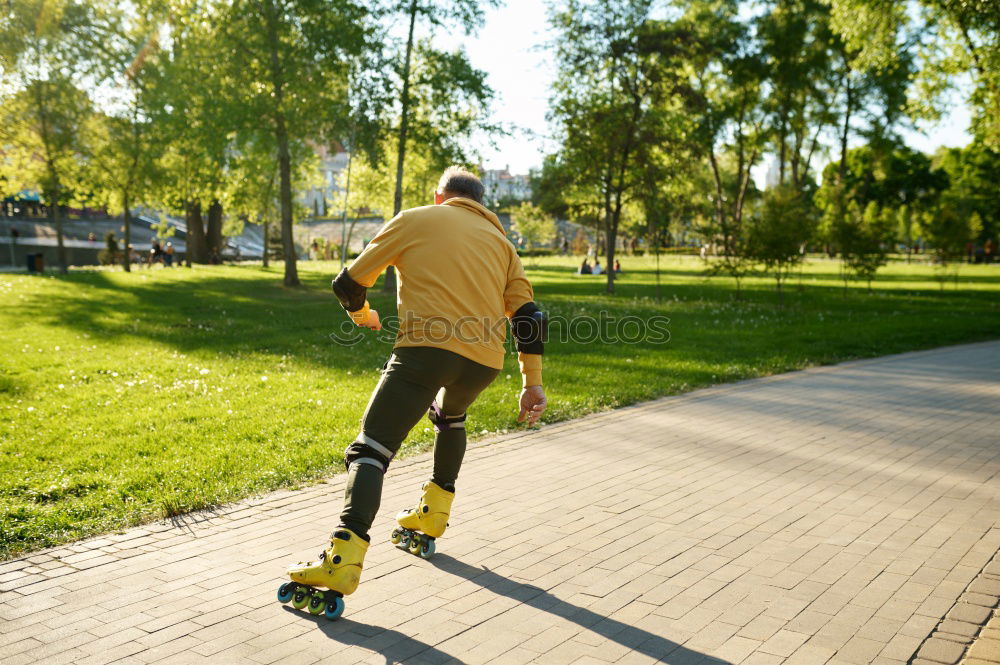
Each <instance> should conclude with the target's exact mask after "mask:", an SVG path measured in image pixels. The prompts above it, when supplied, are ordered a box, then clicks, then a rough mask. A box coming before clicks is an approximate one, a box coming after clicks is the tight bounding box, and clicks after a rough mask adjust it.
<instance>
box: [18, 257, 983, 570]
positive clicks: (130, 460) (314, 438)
mask: <svg viewBox="0 0 1000 665" xmlns="http://www.w3.org/2000/svg"><path fill="white" fill-rule="evenodd" d="M527 262H528V264H529V275H530V277H531V278H532V280H533V282H534V283H535V287H536V299H537V300H538V301H539V302H540V303H541V304H542V305H543V307H544V308H545V309H547V310H548V311H550V312H551V313H552V314H553V315H557V316H562V317H565V318H566V319H569V318H571V317H573V316H577V315H589V316H593V317H595V318H596V317H599V316H600V312H601V311H602V310H604V311H607V312H609V313H611V314H612V315H615V316H623V315H636V316H639V317H641V318H648V317H650V316H653V315H659V316H665V317H669V319H670V323H669V332H670V342H669V343H667V344H649V343H641V344H631V345H625V344H609V343H578V342H562V343H561V342H559V341H558V340H557V339H556V338H558V334H554V335H553V337H554V340H553V341H552V342H551V343H550V344H549V346H548V353H547V357H546V372H545V383H546V388H547V391H548V393H549V396H550V400H551V406H550V410H549V412H548V414H547V416H546V420H547V421H548V422H552V421H555V420H562V419H567V418H571V417H575V416H579V415H582V414H585V413H589V412H594V411H599V410H603V409H608V408H612V407H615V406H619V405H623V404H629V403H633V402H636V401H640V400H644V399H649V398H653V397H656V396H660V395H665V394H672V393H678V392H683V391H686V390H691V389H693V388H696V387H700V386H706V385H711V384H715V383H722V382H727V381H733V380H737V379H742V378H747V377H753V376H761V375H766V374H772V373H776V372H782V371H787V370H790V369H796V368H801V367H806V366H809V365H814V364H822V363H831V362H835V361H838V360H842V359H847V358H858V357H866V356H874V355H881V354H885V353H894V352H900V351H905V350H910V349H918V348H927V347H934V346H940V345H945V344H952V343H957V342H965V341H974V340H981V339H989V338H995V337H997V336H1000V303H998V298H997V295H998V294H997V291H998V290H1000V267H998V266H963V267H962V269H961V271H960V273H959V280H958V283H957V288H956V285H955V284H953V283H948V284H947V285H946V286H945V288H944V289H943V290H942V289H941V288H940V287H939V284H938V283H937V282H936V281H935V280H934V279H933V275H934V273H933V269H932V268H931V267H930V266H927V265H923V264H919V265H918V264H913V265H907V264H905V263H898V262H894V263H892V264H891V265H889V266H888V267H886V268H885V269H884V270H883V271H882V273H880V276H879V280H878V281H876V282H875V284H874V286H875V292H874V293H872V294H868V293H867V289H866V285H863V284H852V285H851V288H849V289H848V290H847V293H846V294H845V292H844V288H843V283H842V282H841V281H840V278H839V272H838V266H837V263H835V262H832V261H825V260H813V261H811V262H810V263H809V264H808V265H807V266H805V268H804V269H803V271H802V275H801V280H800V278H799V277H798V276H796V277H794V278H793V279H792V280H791V281H790V282H789V284H788V286H787V293H786V298H785V304H784V306H780V305H779V303H778V299H777V295H776V294H775V292H774V287H773V282H772V281H771V280H768V279H766V278H755V279H751V280H747V282H746V284H745V285H744V287H745V288H744V292H743V298H742V300H735V299H734V297H733V294H734V286H733V283H732V281H731V280H729V279H726V278H706V277H704V276H703V274H702V268H703V265H702V263H701V262H700V261H698V260H697V259H694V258H691V257H679V258H678V257H674V258H669V259H668V258H663V259H661V279H662V283H661V287H660V291H659V294H660V298H659V299H657V289H656V286H655V281H656V280H655V275H654V273H653V271H652V266H653V261H652V259H651V258H637V257H623V259H622V263H623V266H624V268H625V273H624V274H623V275H621V278H620V281H619V283H618V293H617V294H616V295H614V296H608V295H605V294H604V293H603V283H604V277H603V276H577V275H574V274H572V270H573V268H575V266H576V264H577V261H576V260H575V259H571V258H566V259H562V258H544V259H529V260H528V261H527ZM338 268H339V266H338V265H335V264H324V263H303V264H301V270H302V276H303V279H304V282H305V287H304V288H302V289H296V290H286V289H284V288H282V287H281V286H280V272H279V271H278V270H277V269H275V268H272V269H271V270H269V271H264V270H262V269H261V268H260V267H259V266H241V267H224V266H218V267H200V268H195V269H193V270H188V269H173V270H164V269H155V270H152V271H145V270H143V271H138V272H133V273H131V274H125V273H122V272H118V271H102V270H93V271H80V272H75V273H72V274H70V275H68V276H65V277H60V276H44V277H28V276H23V275H0V307H2V309H0V323H2V326H3V327H2V330H3V333H2V335H0V498H2V501H0V557H4V556H11V555H14V554H17V553H20V552H23V551H26V550H31V549H35V548H39V547H43V546H46V545H52V544H56V543H60V542H65V541H67V540H71V539H75V538H79V537H82V536H84V535H87V534H91V533H95V532H103V531H109V530H115V529H120V528H123V527H125V526H128V525H130V524H135V523H137V522H141V521H143V520H148V519H153V518H157V517H163V516H165V515H176V514H179V513H183V512H186V511H189V510H192V509H196V508H201V507H205V506H210V505H215V504H219V503H223V502H226V501H231V500H235V499H237V498H240V497H245V496H247V495H250V494H253V493H257V492H263V491H266V490H269V489H273V488H277V487H282V486H290V485H294V484H297V483H301V482H303V481H308V480H310V479H315V478H318V477H322V476H324V475H329V474H331V473H336V472H338V471H340V470H341V469H342V468H343V467H342V465H343V458H342V451H343V448H344V447H345V446H346V445H347V444H348V443H349V442H350V441H352V440H353V438H354V436H355V435H356V433H357V431H358V426H359V419H360V417H361V414H362V411H363V410H364V406H365V403H366V401H367V399H368V395H369V392H370V391H371V388H372V387H373V385H374V383H375V381H376V379H377V377H378V370H379V368H380V367H381V366H382V363H383V362H384V361H385V359H386V357H387V355H388V353H389V351H390V348H391V345H390V343H389V342H387V341H384V340H377V339H375V338H374V337H373V336H371V335H368V336H367V337H366V340H365V341H364V342H362V343H361V344H358V345H356V346H353V347H344V346H338V345H336V344H334V343H333V342H332V341H331V339H330V333H331V332H333V331H334V330H335V328H336V326H337V325H338V324H339V323H340V321H341V320H342V317H343V315H342V313H341V311H340V309H339V305H337V304H336V302H335V300H334V299H333V297H332V295H331V294H330V293H329V279H330V277H331V276H332V275H333V274H335V273H336V272H337V269H338ZM800 281H801V288H800V287H799V283H800ZM371 295H372V297H371V300H372V302H373V305H374V306H375V307H377V308H380V309H381V310H382V311H383V313H387V312H388V311H389V310H390V309H391V307H392V304H393V301H394V298H391V297H386V296H383V295H381V294H380V293H379V292H378V291H377V290H373V292H372V294H371ZM553 332H554V333H557V332H558V331H553ZM519 386H520V379H519V376H518V372H517V367H516V362H515V361H514V357H513V355H511V356H509V357H508V360H507V365H506V367H505V369H504V371H503V372H501V374H500V378H499V380H498V381H497V382H496V383H495V384H494V385H493V386H491V387H490V388H489V389H488V390H487V391H486V392H485V393H484V394H483V396H482V397H481V399H480V400H479V402H478V403H477V404H476V406H475V407H474V408H473V409H472V410H471V413H470V419H469V429H470V432H474V433H475V434H474V436H476V437H481V436H483V435H485V434H487V433H491V432H498V431H501V432H502V431H506V430H509V429H512V428H514V427H516V426H517V425H516V424H515V422H514V417H515V415H516V411H515V403H516V402H515V400H516V396H517V390H518V388H519ZM431 440H432V431H431V430H430V425H429V423H427V422H426V421H424V422H422V423H421V424H419V425H418V426H417V428H416V429H415V430H414V432H413V435H412V437H411V439H410V440H409V441H408V442H407V444H406V446H405V448H404V451H405V452H413V451H415V450H421V449H424V448H426V447H427V446H428V445H429V443H430V442H431ZM331 500H336V501H339V500H340V497H339V496H331Z"/></svg>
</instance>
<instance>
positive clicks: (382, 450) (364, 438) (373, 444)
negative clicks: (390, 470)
mask: <svg viewBox="0 0 1000 665" xmlns="http://www.w3.org/2000/svg"><path fill="white" fill-rule="evenodd" d="M357 441H358V443H363V444H365V445H366V446H368V447H369V448H371V449H372V450H374V451H375V452H377V453H379V454H380V455H382V456H383V457H385V458H386V459H387V460H389V461H390V462H391V461H392V458H393V457H395V456H396V455H394V454H393V452H392V451H391V450H389V449H388V448H386V447H385V446H383V445H382V444H381V443H379V442H378V441H376V440H375V439H373V438H371V437H370V436H368V435H367V434H365V433H364V432H361V433H360V434H358V438H357Z"/></svg>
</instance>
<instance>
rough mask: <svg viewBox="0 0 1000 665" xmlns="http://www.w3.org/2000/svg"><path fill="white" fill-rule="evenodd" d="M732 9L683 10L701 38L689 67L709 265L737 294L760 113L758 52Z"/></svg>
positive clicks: (747, 263) (697, 5)
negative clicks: (703, 163)
mask: <svg viewBox="0 0 1000 665" xmlns="http://www.w3.org/2000/svg"><path fill="white" fill-rule="evenodd" d="M738 13H739V7H738V5H737V3H735V2H711V1H708V0H704V1H699V2H694V3H692V4H691V5H690V6H689V8H688V10H687V12H686V14H685V16H686V18H687V20H688V21H689V22H690V24H691V25H692V29H693V30H695V31H696V34H697V36H698V40H699V42H700V43H701V44H702V47H701V48H700V49H698V51H696V59H695V61H694V63H693V67H692V69H693V78H694V90H695V94H696V96H697V103H698V107H699V115H700V118H699V120H700V126H699V129H698V133H699V135H700V139H699V140H700V145H701V146H702V151H703V154H704V155H705V156H706V157H707V160H708V163H709V166H710V169H711V174H712V181H713V184H714V201H713V203H714V206H715V219H714V225H713V228H710V229H709V232H710V235H711V238H712V241H713V244H716V245H718V246H719V251H718V252H717V253H718V258H717V259H715V260H714V264H713V265H712V266H711V271H713V272H723V273H726V274H728V275H730V276H732V277H733V278H734V279H735V280H736V296H737V297H740V285H741V281H742V279H743V277H744V276H746V275H747V274H749V273H750V272H751V271H752V269H753V261H752V259H751V258H750V257H749V255H748V254H747V229H746V225H745V224H744V221H745V220H744V210H745V208H746V205H747V202H748V201H749V200H750V199H751V198H752V197H753V196H754V185H753V181H752V178H751V177H750V172H751V170H752V169H753V167H754V165H755V164H756V163H757V162H758V161H759V160H760V158H761V154H762V153H763V150H764V147H765V142H766V138H767V132H766V119H767V116H766V113H765V108H764V106H763V103H762V101H763V93H764V82H765V77H766V69H765V67H764V62H763V58H762V54H761V51H760V48H759V44H758V43H757V42H756V41H755V40H754V35H753V31H752V30H751V26H749V25H747V24H745V23H743V22H742V21H741V20H740V19H739V16H738Z"/></svg>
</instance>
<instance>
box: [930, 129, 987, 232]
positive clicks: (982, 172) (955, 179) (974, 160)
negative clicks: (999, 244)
mask: <svg viewBox="0 0 1000 665" xmlns="http://www.w3.org/2000/svg"><path fill="white" fill-rule="evenodd" d="M934 167H935V168H936V169H939V170H940V171H942V172H943V173H944V174H946V175H947V179H948V182H949V187H948V189H947V190H946V191H944V192H943V194H942V197H941V198H942V200H943V201H944V202H945V203H946V204H947V205H948V206H949V207H951V208H953V209H955V210H956V211H957V212H958V213H959V214H960V215H962V216H964V217H971V216H972V215H978V216H979V218H980V219H981V220H982V229H981V232H980V234H979V236H978V237H977V238H975V239H974V240H977V241H979V242H985V241H986V239H987V238H993V239H994V242H995V241H996V238H997V237H998V236H1000V187H998V186H997V183H1000V151H996V150H992V149H990V148H988V147H986V146H985V145H983V143H981V142H978V141H974V142H973V143H970V144H969V145H967V146H966V147H964V148H942V149H941V150H940V151H939V152H938V153H937V154H936V155H935V157H934Z"/></svg>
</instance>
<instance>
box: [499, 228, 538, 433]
mask: <svg viewBox="0 0 1000 665" xmlns="http://www.w3.org/2000/svg"><path fill="white" fill-rule="evenodd" d="M511 254H512V256H511V263H510V266H509V268H508V271H507V287H506V289H505V290H504V310H505V311H506V313H507V317H508V318H509V319H510V323H511V330H512V332H513V334H514V338H515V339H516V340H517V359H518V364H519V365H520V366H521V376H522V377H523V378H522V381H523V383H522V386H523V390H522V391H521V399H520V408H521V410H520V413H519V414H518V417H517V420H518V422H523V421H524V420H525V419H527V421H528V424H529V425H534V424H535V422H536V421H537V420H538V419H539V418H540V417H541V416H542V413H543V412H544V411H545V407H546V405H547V403H548V402H547V400H546V398H545V390H544V389H543V388H542V354H543V353H544V352H545V341H546V340H545V338H546V332H547V321H546V318H545V313H544V312H542V311H541V310H540V309H539V308H538V305H536V304H535V302H534V292H533V290H532V288H531V283H530V282H529V281H528V278H527V277H525V275H524V268H523V267H522V266H521V259H520V258H519V257H518V256H517V253H516V252H514V250H513V247H511Z"/></svg>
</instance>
